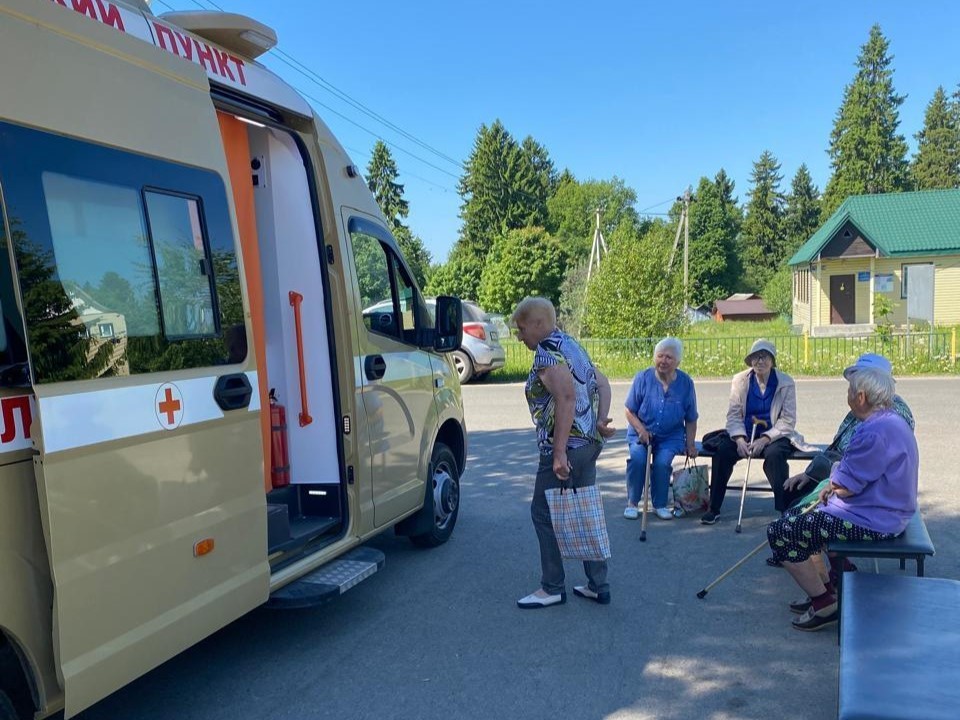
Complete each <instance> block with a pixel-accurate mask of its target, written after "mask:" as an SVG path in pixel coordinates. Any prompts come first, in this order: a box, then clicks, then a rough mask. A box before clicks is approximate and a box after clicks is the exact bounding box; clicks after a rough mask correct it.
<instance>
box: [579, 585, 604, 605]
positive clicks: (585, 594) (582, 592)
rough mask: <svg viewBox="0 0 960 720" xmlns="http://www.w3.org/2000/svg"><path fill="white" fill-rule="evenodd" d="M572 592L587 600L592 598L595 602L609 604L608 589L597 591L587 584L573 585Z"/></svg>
mask: <svg viewBox="0 0 960 720" xmlns="http://www.w3.org/2000/svg"><path fill="white" fill-rule="evenodd" d="M573 594H574V595H578V596H580V597H582V598H586V599H587V600H593V601H594V602H595V603H598V604H600V605H609V604H610V591H609V590H607V591H606V592H602V593H598V592H594V591H593V590H591V589H590V586H589V585H575V586H574V588H573Z"/></svg>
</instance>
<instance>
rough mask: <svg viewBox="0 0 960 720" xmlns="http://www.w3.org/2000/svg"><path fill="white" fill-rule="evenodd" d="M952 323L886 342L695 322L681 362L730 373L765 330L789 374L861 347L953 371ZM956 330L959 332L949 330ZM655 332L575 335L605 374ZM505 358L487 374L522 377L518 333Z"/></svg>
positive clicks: (698, 373) (529, 356) (623, 371)
mask: <svg viewBox="0 0 960 720" xmlns="http://www.w3.org/2000/svg"><path fill="white" fill-rule="evenodd" d="M955 330H956V329H955V328H938V329H936V330H928V331H925V332H911V333H895V334H894V335H893V336H892V337H891V338H890V340H889V341H888V342H884V341H883V340H882V339H881V338H880V337H878V336H877V335H868V336H863V337H820V338H812V337H810V338H808V337H805V336H803V335H798V334H794V333H791V332H790V326H789V324H787V323H786V322H784V321H774V322H767V323H747V322H729V323H698V324H697V325H694V326H693V327H691V328H690V331H689V333H687V334H685V336H684V337H683V338H681V339H682V340H683V347H684V351H683V362H682V363H681V365H680V366H681V368H683V370H684V371H685V372H687V373H689V374H690V375H692V376H694V377H730V376H731V375H733V374H734V373H736V372H739V371H740V370H743V369H744V368H745V365H744V363H743V358H744V356H745V355H746V354H747V353H748V352H749V351H750V347H751V345H753V342H754V340H756V339H757V338H760V337H766V338H768V339H769V340H772V341H773V343H774V344H775V345H776V346H777V367H779V368H781V369H782V370H784V371H785V372H787V373H790V374H791V375H812V376H821V377H823V376H827V377H830V376H834V377H835V376H837V375H839V374H840V373H841V372H842V371H843V369H844V368H845V367H847V366H848V365H851V364H852V363H853V362H854V361H855V360H856V359H857V357H858V356H860V355H861V354H863V353H866V352H875V353H880V354H881V355H885V356H886V357H888V358H890V360H891V362H893V368H894V372H895V373H896V374H897V375H903V376H906V375H929V374H958V373H960V363H957V362H956V358H955V352H954V334H955V333H954V331H955ZM956 335H960V332H956ZM658 341H659V338H629V339H607V338H586V339H583V340H581V343H582V344H583V346H584V348H585V349H586V350H587V352H588V353H589V354H590V357H591V359H592V360H593V362H594V363H595V364H596V366H597V367H598V368H599V369H600V370H601V371H602V372H603V373H604V374H606V375H607V377H609V378H611V379H617V380H629V379H631V378H633V376H634V375H635V374H636V373H637V372H639V371H640V370H643V369H644V368H646V367H649V365H650V363H651V361H652V358H653V348H654V347H655V346H656V344H657V342H658ZM502 344H503V348H504V350H505V352H506V364H505V365H504V367H503V368H501V369H500V370H498V371H496V372H494V373H491V375H490V380H491V381H493V382H518V381H523V380H526V378H527V375H528V374H529V372H530V363H531V361H532V360H533V353H532V352H530V351H529V350H527V348H526V347H525V346H524V345H523V344H522V343H520V342H519V341H517V340H514V339H504V340H503V341H502Z"/></svg>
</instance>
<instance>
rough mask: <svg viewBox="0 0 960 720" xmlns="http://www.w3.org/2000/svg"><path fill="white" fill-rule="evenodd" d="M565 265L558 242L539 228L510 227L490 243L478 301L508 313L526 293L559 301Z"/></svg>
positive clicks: (491, 308) (560, 245)
mask: <svg viewBox="0 0 960 720" xmlns="http://www.w3.org/2000/svg"><path fill="white" fill-rule="evenodd" d="M566 267H567V254H566V252H565V250H564V248H563V245H562V244H561V242H560V241H559V240H558V239H557V238H555V237H553V236H552V235H550V234H548V233H547V231H546V230H544V229H543V228H541V227H532V228H522V229H519V230H510V231H508V232H507V233H506V234H505V235H503V236H501V237H499V238H497V240H496V241H495V242H494V243H493V248H492V249H491V252H490V258H489V259H488V261H487V264H486V267H485V268H484V271H483V276H482V278H481V280H480V295H479V299H480V304H481V305H482V306H483V307H484V309H485V310H487V311H489V312H498V313H509V312H511V311H512V310H513V308H514V307H515V306H516V304H517V303H518V302H520V301H521V300H522V299H523V298H524V297H526V296H527V295H540V296H543V297H546V298H550V300H551V301H552V302H554V303H555V304H556V303H557V302H559V300H560V283H561V282H562V281H563V276H564V272H565V271H566Z"/></svg>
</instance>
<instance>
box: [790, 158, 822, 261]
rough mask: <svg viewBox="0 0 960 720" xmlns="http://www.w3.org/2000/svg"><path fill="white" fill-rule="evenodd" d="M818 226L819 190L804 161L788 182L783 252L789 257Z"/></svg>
mask: <svg viewBox="0 0 960 720" xmlns="http://www.w3.org/2000/svg"><path fill="white" fill-rule="evenodd" d="M818 227H820V191H819V190H818V189H817V186H816V185H814V184H813V178H811V177H810V171H809V170H808V169H807V166H806V163H804V164H803V165H801V166H800V167H799V168H798V169H797V174H796V175H794V176H793V180H792V181H791V182H790V195H788V196H787V212H786V215H785V216H784V218H783V228H784V252H783V257H784V259H785V260H789V259H790V257H791V256H792V255H793V254H794V253H795V252H796V251H797V250H798V249H799V248H800V246H801V245H803V243H805V242H806V241H807V240H809V239H810V236H811V235H813V234H814V233H815V232H816V231H817V228H818Z"/></svg>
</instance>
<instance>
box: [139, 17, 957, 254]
mask: <svg viewBox="0 0 960 720" xmlns="http://www.w3.org/2000/svg"><path fill="white" fill-rule="evenodd" d="M152 1H153V7H154V10H155V12H157V13H158V14H161V13H163V12H167V11H168V10H169V8H170V7H173V8H175V9H177V10H196V9H198V5H202V6H206V7H212V6H213V5H214V3H215V4H216V5H217V6H219V7H221V8H223V9H225V10H229V11H232V12H239V13H243V14H246V15H250V16H252V17H255V18H257V19H258V20H260V21H261V22H264V23H266V24H267V25H269V26H271V27H273V28H274V29H275V30H276V31H277V34H278V36H279V39H280V44H279V48H280V49H282V50H283V51H284V52H285V53H287V54H288V55H289V56H291V57H292V58H294V59H295V60H296V61H298V62H300V63H303V64H304V65H306V66H307V67H309V68H310V69H312V70H313V71H314V72H316V73H317V74H318V75H320V76H321V77H322V78H323V79H324V80H325V81H327V82H328V83H330V84H332V85H333V86H335V87H336V88H338V89H339V90H341V91H343V92H344V93H346V94H347V95H349V96H350V97H351V98H353V99H355V100H357V101H359V102H360V103H362V104H364V105H365V106H367V107H368V108H370V109H372V110H373V111H375V112H376V113H378V114H380V115H382V116H383V117H385V118H386V119H388V120H389V121H390V122H392V123H393V124H395V125H396V126H399V127H400V128H402V129H403V130H405V131H406V132H407V133H409V134H411V135H413V136H415V137H416V138H417V139H418V140H420V141H422V142H423V143H425V144H427V145H429V146H431V147H432V148H435V149H436V150H438V151H440V152H442V153H444V154H445V155H448V156H449V157H450V158H453V159H454V160H456V161H458V162H461V163H462V162H463V161H464V160H466V158H467V157H468V155H469V153H470V151H471V149H472V147H473V141H474V138H475V137H476V133H477V129H478V128H479V127H480V125H481V124H483V123H486V124H490V123H492V122H493V121H494V120H495V119H497V118H500V119H501V120H502V121H503V123H504V125H505V126H506V127H507V129H508V130H509V131H510V132H511V134H513V136H514V137H515V138H517V140H518V141H519V140H522V139H523V138H524V137H525V136H526V135H532V136H533V137H534V138H535V139H536V140H538V141H539V142H540V143H541V144H543V145H544V146H545V147H546V148H547V150H548V151H549V153H550V156H551V158H552V159H553V162H554V164H555V165H556V167H557V168H558V170H560V169H563V168H569V169H570V170H571V171H572V172H573V173H574V175H575V176H576V177H577V178H578V179H581V180H584V179H590V178H593V179H609V178H611V177H612V176H614V175H616V176H619V177H621V178H623V179H624V181H625V182H626V183H627V185H629V186H630V187H632V188H633V189H634V190H635V191H636V193H637V209H638V210H640V211H641V212H643V211H649V212H650V213H653V212H664V211H665V210H666V209H667V208H668V207H669V203H665V202H664V201H668V200H672V199H673V198H674V197H675V196H676V195H678V194H680V193H681V192H682V191H683V189H684V188H685V187H686V186H687V185H693V186H694V187H696V184H697V182H698V180H699V178H700V177H701V176H703V175H707V176H710V177H712V176H713V175H714V174H715V173H716V172H717V170H719V169H720V168H721V167H722V168H724V169H725V170H726V171H727V173H728V174H729V175H730V176H731V177H732V178H733V179H734V181H735V182H736V194H737V196H738V197H739V199H740V201H741V202H745V200H746V197H747V191H748V190H749V177H750V171H751V168H752V164H753V162H754V161H755V160H756V159H757V158H758V157H759V156H760V154H761V153H762V152H763V151H764V150H770V151H771V152H772V153H773V154H774V155H775V156H776V157H777V159H778V160H779V161H780V163H781V166H782V167H781V173H782V174H783V176H784V180H783V184H782V188H783V189H784V190H788V189H789V183H790V180H791V178H792V177H793V174H794V173H795V172H796V170H797V168H798V167H799V166H800V164H801V163H804V162H805V163H806V164H807V166H808V167H809V168H810V172H811V174H812V175H813V179H814V182H815V183H816V184H817V186H818V187H819V188H820V189H821V190H823V188H824V186H825V185H826V182H827V180H828V179H829V174H830V167H829V158H828V157H827V154H826V150H827V147H828V142H829V135H830V130H831V128H832V126H833V120H834V117H835V115H836V112H837V109H838V108H839V106H840V102H841V99H842V96H843V88H844V86H845V85H847V84H848V83H849V82H850V81H851V80H852V79H853V76H854V72H855V68H854V62H855V61H856V58H857V55H858V54H859V51H860V46H861V45H863V44H864V43H865V42H866V40H867V36H868V33H869V30H870V26H871V25H872V24H873V23H879V24H880V26H881V28H882V30H883V33H884V35H885V36H886V37H887V39H888V40H889V41H890V43H891V50H890V51H891V53H892V55H893V56H894V60H893V67H894V70H895V72H894V84H895V87H896V89H897V91H898V92H899V93H900V94H901V95H907V99H906V102H905V103H904V104H903V105H902V106H901V108H900V121H901V124H900V132H901V133H902V134H903V135H905V136H906V138H907V140H908V143H909V145H910V148H911V153H912V152H913V150H914V148H915V145H916V142H915V140H914V139H913V135H914V133H916V132H917V131H918V130H920V128H921V127H922V123H923V113H924V110H925V108H926V105H927V103H928V102H929V101H930V99H931V97H932V96H933V93H934V91H935V89H936V87H937V85H943V86H944V88H945V89H947V91H948V92H952V91H953V90H955V89H956V88H957V84H958V82H960V65H958V63H957V51H956V48H957V39H956V38H957V28H958V27H960V3H957V2H948V1H947V0H932V1H929V2H912V3H908V2H893V1H892V0H891V1H886V0H884V1H881V0H874V1H872V2H868V1H866V0H860V1H857V0H850V1H848V2H836V1H834V2H822V1H820V0H812V1H811V2H802V3H771V2H769V1H767V2H755V1H753V0H751V1H744V2H741V1H739V0H728V2H726V3H717V2H700V1H699V0H694V1H690V0H688V1H686V2H658V3H644V2H621V1H620V0H616V1H613V2H606V3H603V2H600V3H590V2H578V3H573V2H569V1H568V0H555V1H554V2H539V1H538V2H524V1H523V0H513V1H512V2H504V0H486V1H485V2H476V1H473V2H455V1H451V0H445V1H444V2H437V1H435V0H411V1H408V2H397V0H393V1H392V2H383V1H381V0H375V1H370V0H352V1H351V2H345V1H342V0H341V1H340V2H331V1H329V0H318V1H316V2H301V1H299V0H274V1H273V2H264V1H263V0H260V2H253V1H252V0H164V1H161V0H152ZM262 60H263V62H264V64H266V65H267V66H268V67H270V68H271V69H272V70H274V71H275V72H277V73H278V74H279V75H280V76H282V77H283V78H284V79H286V80H287V81H288V82H289V83H290V84H292V85H293V86H294V87H296V88H297V89H299V90H301V91H302V92H306V93H308V94H309V95H311V96H313V97H314V98H316V100H318V101H320V102H321V103H323V104H325V105H328V106H329V107H330V108H332V109H333V110H335V111H337V112H339V113H341V114H343V115H345V116H347V118H349V119H350V120H352V121H353V122H355V123H358V124H360V125H362V126H363V127H365V128H367V129H369V130H371V131H373V132H374V133H376V134H377V135H379V136H380V137H382V138H383V139H384V140H386V141H388V142H390V143H393V144H394V145H395V147H393V148H392V151H393V154H394V158H395V160H396V162H397V165H398V167H399V169H400V181H401V182H403V183H404V184H405V186H406V197H407V199H408V200H409V202H410V217H409V224H410V226H411V228H412V229H413V231H414V232H415V233H417V234H418V235H420V237H422V238H423V240H424V242H425V243H426V245H427V248H428V249H429V250H430V251H431V253H432V254H433V256H434V260H435V261H443V260H445V259H446V257H447V253H448V252H449V249H450V248H451V247H452V245H453V243H454V241H455V240H456V238H457V234H458V230H459V228H460V219H459V217H458V213H459V207H460V197H459V196H458V195H457V193H456V187H457V177H459V175H460V169H459V168H458V166H457V165H455V164H453V163H451V162H450V161H449V160H445V159H442V158H440V157H438V156H437V155H435V154H433V153H431V152H430V151H429V150H426V149H424V148H423V147H419V146H417V145H416V144H415V143H414V142H413V141H411V140H409V139H406V138H404V137H402V136H401V135H399V134H398V133H396V132H395V131H393V130H391V129H390V128H388V127H386V126H384V125H383V124H381V123H379V122H378V121H376V120H374V119H371V118H370V117H368V116H366V115H364V114H362V113H361V112H360V111H358V110H356V109H354V108H351V107H350V106H349V105H347V104H346V103H344V102H343V101H342V100H340V99H338V98H337V97H335V95H334V94H332V93H331V92H330V91H329V90H327V89H324V88H323V87H322V86H320V85H318V84H315V83H314V82H312V81H311V80H309V79H308V78H307V77H305V76H304V75H303V74H300V73H298V72H296V71H295V70H294V69H292V68H291V67H290V66H289V65H287V64H285V63H284V62H283V61H282V60H281V59H280V58H279V57H277V56H275V55H272V54H271V55H267V56H265V57H264V58H263V59H262ZM315 107H317V109H318V112H319V113H320V115H321V116H322V117H324V119H325V120H326V122H327V123H328V124H329V125H330V127H331V128H332V130H333V131H334V133H335V134H336V135H337V137H338V138H339V139H340V141H341V142H342V143H343V144H344V146H346V147H347V149H348V151H349V152H350V153H351V155H352V157H353V160H354V162H355V163H356V164H357V165H358V166H360V167H361V168H366V165H367V162H368V160H369V154H370V149H371V147H372V146H373V143H374V142H375V139H376V138H375V137H374V135H372V134H370V133H369V132H365V131H364V130H362V129H360V128H358V127H357V126H356V125H354V124H351V122H350V121H349V120H346V119H344V118H341V117H338V116H337V115H335V114H333V113H332V112H330V111H329V110H327V109H325V108H323V107H318V106H316V104H315ZM398 148H402V149H398ZM404 150H406V151H407V152H404ZM408 152H409V153H412V154H413V155H416V156H418V157H419V158H422V159H423V160H426V161H427V162H429V163H430V164H431V165H434V166H436V167H431V165H428V164H425V163H424V162H422V161H421V160H418V159H416V158H414V157H412V156H411V155H410V154H407V153H408ZM437 168H440V169H437ZM448 173H449V174H448Z"/></svg>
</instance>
